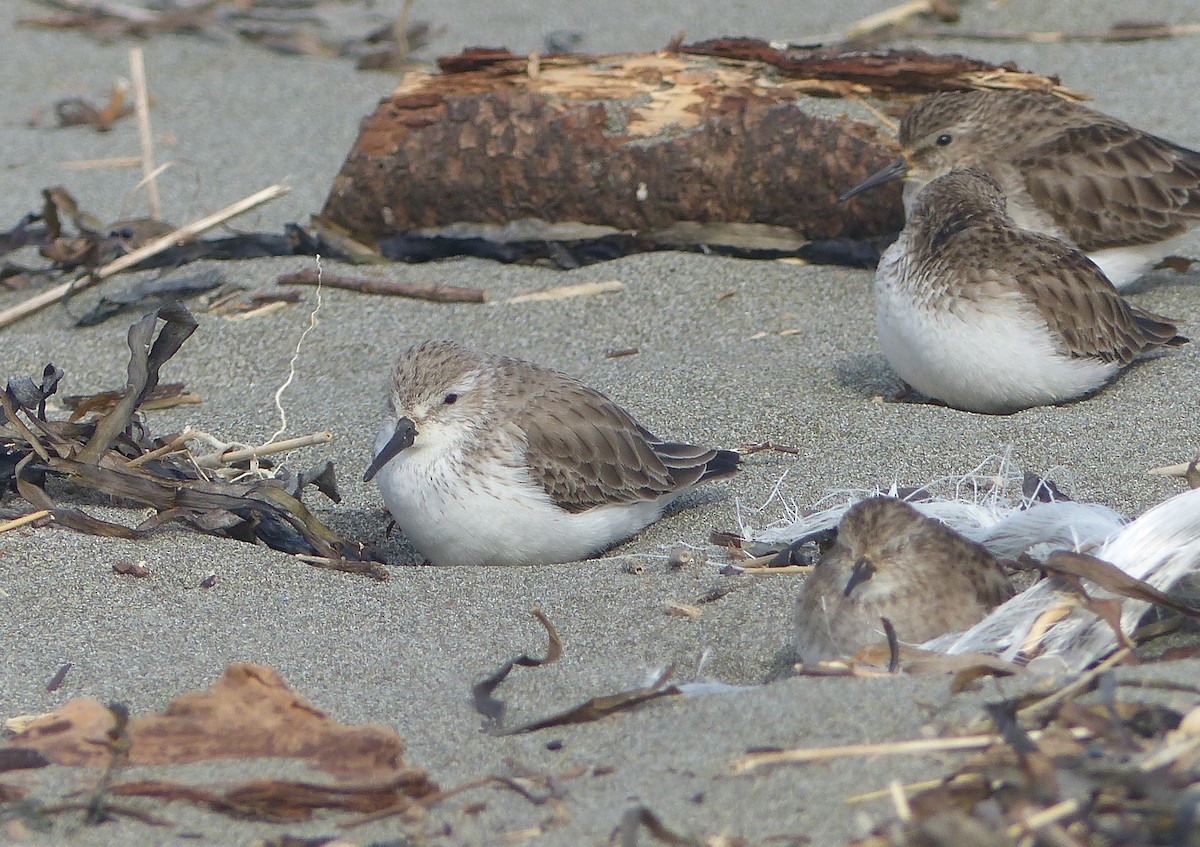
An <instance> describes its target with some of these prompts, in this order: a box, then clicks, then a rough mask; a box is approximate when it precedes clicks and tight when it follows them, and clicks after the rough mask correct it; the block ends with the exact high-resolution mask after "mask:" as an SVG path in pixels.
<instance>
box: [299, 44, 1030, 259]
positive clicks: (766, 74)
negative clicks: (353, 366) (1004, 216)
mask: <svg viewBox="0 0 1200 847" xmlns="http://www.w3.org/2000/svg"><path fill="white" fill-rule="evenodd" d="M688 49H694V50H695V53H689V52H685V51H686V50H688ZM731 55H742V56H752V57H753V59H736V58H730V56H731ZM772 55H773V56H774V57H775V59H776V61H771V58H772ZM854 55H855V56H857V57H858V59H857V60H851V58H850V57H849V56H848V55H841V56H837V57H826V58H825V59H824V60H823V61H822V62H817V61H816V60H815V59H811V58H810V59H809V60H807V61H806V62H797V61H796V60H792V59H788V58H787V57H786V56H785V55H784V54H782V53H780V52H779V51H771V49H770V48H769V47H767V45H765V44H763V43H762V42H753V41H746V40H736V41H735V40H726V41H723V42H707V43H706V44H703V45H696V46H695V48H684V49H683V50H672V51H664V52H660V53H652V54H619V55H613V56H579V55H572V56H552V57H544V58H541V59H539V58H538V57H537V56H536V55H533V56H530V57H518V56H514V55H512V54H510V53H507V52H506V51H494V50H493V51H486V50H476V51H468V52H467V53H464V54H462V55H460V56H454V57H448V58H446V59H443V60H442V61H441V62H440V65H441V70H442V73H440V74H431V73H410V74H409V76H408V77H407V78H406V79H405V81H404V83H403V84H402V85H401V86H400V87H399V88H397V89H396V90H395V91H394V92H393V93H392V94H391V95H390V96H389V97H386V98H384V100H383V101H381V103H380V105H379V107H378V108H377V109H376V111H375V113H374V114H373V115H371V116H370V117H368V118H367V119H366V120H365V121H364V123H363V125H362V128H361V131H360V133H359V136H358V139H357V140H356V142H355V144H354V147H353V148H352V149H351V151H350V154H349V156H348V157H347V159H346V161H345V164H344V165H343V166H342V170H341V172H340V173H339V174H338V176H337V177H336V179H335V180H334V183H333V187H332V189H331V191H330V194H329V197H328V199H327V200H326V203H325V207H324V209H323V210H322V212H321V216H320V220H321V221H323V222H325V223H328V224H332V225H334V226H335V227H338V228H341V229H342V230H344V231H345V232H346V233H348V234H349V235H350V237H352V238H353V239H355V240H357V241H361V242H364V243H367V244H373V243H375V242H377V241H379V240H382V239H385V238H387V237H389V236H392V235H395V234H397V233H402V232H408V231H412V230H423V231H430V230H438V229H441V228H445V227H448V226H451V225H455V224H463V223H467V224H474V225H485V226H486V225H494V226H500V225H504V224H509V223H511V222H513V221H520V220H529V219H533V220H538V221H544V222H549V223H552V224H562V223H566V222H571V223H582V224H590V225H597V226H601V227H608V228H612V229H615V230H619V231H625V232H635V233H638V234H640V235H644V236H648V237H650V238H654V237H657V236H664V237H666V236H669V235H670V233H671V231H672V230H673V229H675V230H680V229H681V228H682V229H684V230H686V231H687V232H688V233H689V234H692V235H695V234H697V233H703V238H701V239H700V240H705V239H707V238H709V237H710V236H712V237H713V238H712V240H714V241H722V240H724V243H733V244H737V243H739V242H740V241H744V240H745V236H746V235H747V233H752V234H756V235H761V234H762V233H763V232H768V233H773V234H774V235H775V236H779V235H781V234H782V235H784V236H785V237H786V238H791V239H793V240H795V241H796V242H797V243H800V242H801V241H803V240H811V239H822V238H835V237H843V236H844V237H856V238H862V237H870V236H873V235H879V234H883V233H887V232H894V231H896V230H898V229H899V228H900V227H901V226H902V224H903V217H902V211H901V209H900V203H899V187H898V186H890V190H883V191H878V192H870V193H868V194H864V195H862V196H861V197H860V198H856V200H855V201H854V202H851V203H841V204H839V203H838V202H837V197H838V195H839V194H840V193H841V192H842V191H844V190H846V189H847V188H848V187H850V186H852V185H855V184H856V183H857V182H859V181H861V180H862V179H864V178H865V177H866V176H867V175H869V174H870V173H872V172H874V171H875V170H877V169H879V168H881V167H883V166H884V165H885V164H887V163H888V162H889V161H891V160H893V159H894V158H895V157H896V155H897V148H896V146H895V143H894V141H892V140H891V138H890V133H888V132H886V131H885V130H884V129H883V128H882V127H881V126H880V125H879V124H878V122H870V123H868V122H864V121H859V120H851V119H849V118H846V117H845V116H839V117H832V118H831V117H823V116H820V115H819V114H817V113H820V114H821V115H827V114H828V113H829V111H830V110H829V109H828V107H827V106H826V107H824V108H820V109H817V108H815V105H816V104H815V102H814V101H813V100H811V99H810V98H809V97H808V96H807V95H808V94H809V93H814V92H815V93H819V94H823V95H825V96H829V95H831V94H832V95H844V94H857V93H861V94H873V93H879V92H880V91H894V90H895V89H896V88H897V87H899V88H905V86H907V90H916V91H924V90H929V89H930V88H931V87H937V86H938V85H940V86H941V87H947V88H952V87H968V83H966V82H964V81H963V80H964V79H966V77H967V76H968V75H969V74H971V73H980V72H987V71H988V70H989V69H990V70H992V71H996V70H998V71H999V72H1000V73H1010V72H1009V71H1007V70H1005V69H996V68H995V66H989V65H984V64H982V63H979V62H975V61H974V60H968V59H964V58H963V57H929V56H926V55H925V54H921V55H922V56H925V59H924V62H923V63H921V62H916V63H914V60H913V56H912V54H904V56H905V63H904V68H905V70H904V71H903V73H901V72H899V71H897V70H896V69H895V68H891V69H889V68H888V67H887V62H886V61H885V59H883V58H880V57H878V56H875V57H864V56H863V55H862V54H854ZM946 58H951V59H953V60H954V61H951V62H947V61H945V59H946ZM868 60H869V61H868ZM831 62H836V64H835V65H832V66H833V67H836V68H837V71H836V73H834V72H829V71H828V67H830V66H831V64H830V63H831ZM822 69H824V70H822ZM872 75H873V77H874V78H875V79H877V80H882V82H880V83H879V84H878V85H876V84H874V83H872V82H870V79H871V78H872ZM1026 76H1027V75H1026ZM897 79H902V80H903V82H902V83H897ZM917 79H919V80H922V81H923V82H922V83H921V85H923V86H925V87H921V86H918V85H916V84H915V83H914V80H917ZM1036 79H1039V80H1043V81H1045V82H1046V83H1047V84H1050V81H1046V80H1044V78H1040V77H1038V78H1036ZM864 80H866V81H864ZM696 225H699V228H697V226H696ZM746 225H751V226H749V227H747V226H746ZM720 230H724V232H725V234H726V235H728V236H729V237H728V238H727V239H722V237H721V235H720V234H719V231H720Z"/></svg>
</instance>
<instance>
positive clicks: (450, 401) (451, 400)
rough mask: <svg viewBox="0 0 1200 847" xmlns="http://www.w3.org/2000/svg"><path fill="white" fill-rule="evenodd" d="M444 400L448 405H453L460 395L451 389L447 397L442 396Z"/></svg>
mask: <svg viewBox="0 0 1200 847" xmlns="http://www.w3.org/2000/svg"><path fill="white" fill-rule="evenodd" d="M442 402H443V403H445V404H446V405H447V406H453V405H454V404H455V403H457V402H458V395H457V394H455V393H454V392H453V391H451V392H450V393H449V394H447V395H446V396H445V397H443V398H442Z"/></svg>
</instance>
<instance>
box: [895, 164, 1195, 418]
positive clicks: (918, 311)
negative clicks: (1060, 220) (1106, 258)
mask: <svg viewBox="0 0 1200 847" xmlns="http://www.w3.org/2000/svg"><path fill="white" fill-rule="evenodd" d="M875 326H876V331H877V333H878V336H879V343H880V346H881V347H882V348H883V352H884V355H885V356H887V360H888V362H889V363H890V364H891V366H892V368H893V370H895V371H896V373H897V374H899V376H900V377H901V378H902V379H903V380H904V381H905V382H907V383H908V384H909V385H910V386H912V387H913V388H915V389H916V390H917V391H919V392H921V393H922V394H925V395H927V396H929V397H931V398H933V399H935V400H940V401H941V402H943V403H945V404H947V405H949V406H954V407H956V408H959V409H965V410H967V411H973V412H986V413H992V414H1007V413H1010V412H1015V411H1018V410H1020V409H1025V408H1029V407H1031V406H1040V405H1048V404H1052V403H1059V402H1062V401H1065V400H1070V399H1073V398H1076V397H1079V396H1082V395H1084V394H1087V393H1089V392H1091V391H1094V390H1096V389H1097V388H1099V387H1100V386H1102V385H1103V384H1104V383H1105V382H1107V381H1108V380H1109V379H1110V378H1112V377H1113V376H1114V375H1115V374H1116V373H1117V371H1118V370H1120V368H1121V367H1122V366H1124V365H1127V364H1129V363H1130V362H1131V361H1133V359H1134V358H1135V357H1136V356H1138V355H1139V354H1141V353H1144V352H1147V351H1149V350H1152V349H1154V348H1156V347H1160V346H1163V345H1179V344H1183V343H1184V342H1186V341H1187V339H1186V338H1184V337H1182V336H1180V335H1178V334H1177V333H1176V327H1175V324H1174V323H1173V322H1171V321H1170V320H1169V319H1167V318H1163V317H1160V316H1158V315H1155V314H1152V313H1150V312H1146V311H1143V310H1141V309H1138V308H1135V307H1133V306H1131V305H1130V304H1129V303H1127V302H1126V301H1125V300H1124V298H1122V297H1121V295H1120V293H1119V292H1118V291H1117V290H1116V289H1115V288H1113V286H1112V285H1111V284H1110V283H1109V281H1108V280H1107V279H1105V277H1104V274H1103V273H1102V272H1101V271H1100V269H1099V268H1098V267H1097V266H1096V265H1095V264H1094V263H1093V262H1092V261H1091V260H1089V259H1088V257H1087V256H1085V255H1084V254H1083V253H1082V252H1080V251H1079V250H1078V249H1076V248H1075V247H1074V246H1072V245H1071V244H1068V243H1067V242H1065V241H1063V240H1062V239H1059V238H1055V237H1053V236H1050V235H1043V234H1040V233H1036V232H1031V231H1028V230H1025V229H1022V228H1021V227H1020V226H1018V225H1017V223H1016V222H1015V221H1014V220H1013V219H1012V218H1011V217H1009V215H1008V213H1007V212H1006V210H1005V198H1004V196H1003V195H1002V194H1001V191H1000V186H999V185H998V184H997V182H996V180H994V179H993V178H992V177H991V176H990V175H988V174H987V173H985V172H983V171H980V170H975V169H964V170H957V171H951V172H950V173H948V174H946V175H944V176H940V177H938V178H937V179H935V180H933V181H932V182H930V183H929V185H927V186H926V187H925V188H924V189H923V190H922V191H921V193H920V194H919V195H917V197H916V199H915V201H914V202H913V205H912V207H911V209H910V211H909V215H908V221H907V223H906V224H905V226H904V230H903V232H901V234H900V238H899V239H897V241H896V242H895V243H894V244H893V245H892V246H891V247H889V248H888V249H887V250H886V251H885V252H884V254H883V257H882V258H881V259H880V261H879V267H878V269H877V270H876V273H875Z"/></svg>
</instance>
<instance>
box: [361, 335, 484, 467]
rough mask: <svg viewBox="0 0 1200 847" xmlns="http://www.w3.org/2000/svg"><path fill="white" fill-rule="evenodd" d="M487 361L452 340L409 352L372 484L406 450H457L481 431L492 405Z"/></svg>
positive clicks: (394, 389)
mask: <svg viewBox="0 0 1200 847" xmlns="http://www.w3.org/2000/svg"><path fill="white" fill-rule="evenodd" d="M490 387H491V378H490V373H489V368H488V363H487V358H486V357H485V356H484V355H483V354H481V353H477V352H475V351H474V350H470V349H468V348H466V347H463V346H461V345H459V344H456V343H454V342H452V341H426V342H423V343H421V344H417V345H414V346H413V347H410V348H409V349H408V350H406V351H405V352H404V353H403V354H402V355H401V356H400V359H399V360H398V361H397V362H396V367H395V368H394V369H393V371H392V378H391V382H390V384H389V386H388V399H387V411H386V412H385V414H384V419H383V425H382V426H381V427H380V430H379V434H378V435H377V436H376V439H375V458H374V460H373V461H372V462H371V465H370V467H368V468H367V472H366V474H365V475H364V476H363V480H364V481H369V480H370V479H371V478H372V477H374V476H375V475H376V474H377V473H378V472H379V471H380V470H382V469H383V467H384V466H385V465H386V464H387V463H388V462H389V461H391V460H392V459H394V458H395V457H396V456H397V455H399V454H400V452H401V451H403V450H408V449H427V448H431V447H432V448H438V447H446V446H453V445H454V444H456V443H460V442H461V441H462V440H463V439H464V438H468V437H470V435H471V434H472V433H473V432H474V431H475V430H477V429H478V428H479V426H480V425H481V423H480V421H481V419H482V418H483V417H484V416H485V415H486V414H487V412H488V411H489V410H490V408H491V406H492V398H491V391H490Z"/></svg>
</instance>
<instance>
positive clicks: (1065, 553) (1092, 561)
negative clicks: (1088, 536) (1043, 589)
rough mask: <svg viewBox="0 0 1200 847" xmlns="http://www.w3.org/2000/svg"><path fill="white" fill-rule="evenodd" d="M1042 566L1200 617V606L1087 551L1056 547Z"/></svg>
mask: <svg viewBox="0 0 1200 847" xmlns="http://www.w3.org/2000/svg"><path fill="white" fill-rule="evenodd" d="M1044 568H1045V570H1048V571H1050V572H1052V573H1057V574H1069V575H1071V576H1076V577H1084V578H1085V579H1090V580H1091V581H1092V582H1094V583H1096V584H1097V585H1099V586H1100V587H1101V588H1105V589H1107V590H1108V591H1111V592H1112V593H1113V594H1120V595H1121V596H1123V597H1129V598H1131V599H1133V600H1141V601H1143V602H1145V603H1151V604H1154V605H1156V606H1164V607H1165V608H1168V609H1171V610H1172V611H1175V612H1179V613H1180V614H1182V615H1186V616H1187V617H1189V618H1191V619H1192V620H1200V609H1194V608H1192V607H1191V606H1189V605H1187V604H1186V603H1181V602H1179V601H1178V600H1176V599H1175V598H1174V597H1171V596H1169V595H1167V594H1164V593H1163V592H1161V591H1159V590H1158V589H1157V588H1155V587H1154V586H1153V585H1151V584H1150V583H1148V582H1146V581H1145V580H1141V579H1138V578H1137V577H1133V576H1130V575H1129V574H1127V573H1125V571H1123V570H1121V569H1120V568H1118V567H1117V566H1116V565H1114V564H1111V563H1109V562H1106V561H1104V560H1103V559H1100V558H1097V557H1095V556H1089V555H1088V554H1087V553H1075V552H1072V551H1070V550H1059V551H1057V552H1054V553H1051V554H1050V557H1049V559H1048V560H1047V561H1046V564H1045V565H1044Z"/></svg>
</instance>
